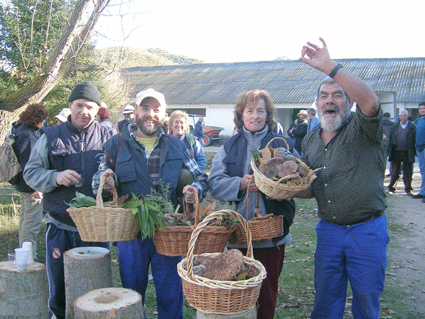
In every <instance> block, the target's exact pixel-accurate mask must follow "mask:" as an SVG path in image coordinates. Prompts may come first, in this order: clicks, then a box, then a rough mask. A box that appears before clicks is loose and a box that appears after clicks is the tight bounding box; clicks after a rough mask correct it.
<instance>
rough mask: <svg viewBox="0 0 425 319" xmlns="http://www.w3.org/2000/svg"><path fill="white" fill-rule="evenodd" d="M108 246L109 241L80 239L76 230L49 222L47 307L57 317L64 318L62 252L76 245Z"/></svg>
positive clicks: (47, 237) (58, 318)
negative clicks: (61, 227) (66, 228)
mask: <svg viewBox="0 0 425 319" xmlns="http://www.w3.org/2000/svg"><path fill="white" fill-rule="evenodd" d="M88 246H98V247H105V248H109V243H90V242H85V241H82V240H81V238H80V234H79V233H78V232H73V231H69V230H64V229H60V228H58V227H56V226H55V225H54V224H51V223H49V224H48V226H47V230H46V268H47V278H48V280H49V301H48V304H49V308H50V311H51V312H52V313H53V314H54V315H55V316H56V318H57V319H65V301H66V300H65V276H64V264H63V254H64V252H66V251H67V250H69V249H73V248H77V247H88Z"/></svg>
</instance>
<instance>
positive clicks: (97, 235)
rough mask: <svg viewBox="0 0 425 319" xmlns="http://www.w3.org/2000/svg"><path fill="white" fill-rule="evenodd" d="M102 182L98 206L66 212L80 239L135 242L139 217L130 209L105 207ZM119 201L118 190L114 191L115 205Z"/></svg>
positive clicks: (98, 194) (71, 209)
mask: <svg viewBox="0 0 425 319" xmlns="http://www.w3.org/2000/svg"><path fill="white" fill-rule="evenodd" d="M103 184H104V181H101V183H100V185H99V190H98V193H97V196H96V206H92V207H82V208H68V209H67V210H66V211H67V212H68V213H69V215H70V216H71V218H72V220H73V221H74V223H75V225H76V226H77V229H78V232H79V233H80V237H81V239H82V240H84V241H89V242H115V241H127V240H133V239H135V238H136V237H137V234H138V233H139V231H140V223H139V220H138V218H137V215H133V213H132V212H131V211H130V210H129V209H124V208H120V207H114V206H113V204H111V205H110V206H107V207H104V205H103V200H102V190H103ZM117 199H118V194H117V191H116V189H115V188H114V189H113V203H114V202H116V201H117Z"/></svg>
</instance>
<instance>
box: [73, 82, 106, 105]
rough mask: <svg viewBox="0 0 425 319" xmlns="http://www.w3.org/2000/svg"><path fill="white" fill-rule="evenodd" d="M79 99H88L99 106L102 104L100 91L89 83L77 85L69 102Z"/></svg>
mask: <svg viewBox="0 0 425 319" xmlns="http://www.w3.org/2000/svg"><path fill="white" fill-rule="evenodd" d="M78 99H86V100H89V101H92V102H96V103H97V104H98V105H100V103H102V100H101V99H100V93H99V90H98V89H97V88H96V87H95V86H94V85H93V84H92V83H91V82H89V81H87V82H83V83H80V84H77V85H76V86H75V88H74V89H73V90H72V92H71V95H70V96H69V99H68V102H72V101H75V100H78Z"/></svg>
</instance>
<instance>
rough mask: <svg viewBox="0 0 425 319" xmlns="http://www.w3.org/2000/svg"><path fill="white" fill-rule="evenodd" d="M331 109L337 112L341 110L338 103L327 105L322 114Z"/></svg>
mask: <svg viewBox="0 0 425 319" xmlns="http://www.w3.org/2000/svg"><path fill="white" fill-rule="evenodd" d="M329 111H334V112H336V113H339V111H340V110H339V108H338V107H337V106H336V105H327V106H325V107H323V110H322V114H325V113H326V112H329Z"/></svg>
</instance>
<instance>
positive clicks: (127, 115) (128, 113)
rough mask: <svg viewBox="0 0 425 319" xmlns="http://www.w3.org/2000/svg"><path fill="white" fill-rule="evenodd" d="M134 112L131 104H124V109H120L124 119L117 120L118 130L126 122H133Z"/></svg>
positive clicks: (120, 129)
mask: <svg viewBox="0 0 425 319" xmlns="http://www.w3.org/2000/svg"><path fill="white" fill-rule="evenodd" d="M134 112H135V111H134V107H133V105H131V104H127V105H126V106H125V108H124V111H122V114H124V119H123V120H122V121H119V122H118V130H119V131H120V132H122V129H123V127H124V126H126V125H127V124H128V123H131V122H134Z"/></svg>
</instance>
